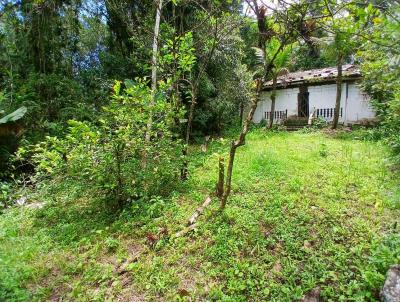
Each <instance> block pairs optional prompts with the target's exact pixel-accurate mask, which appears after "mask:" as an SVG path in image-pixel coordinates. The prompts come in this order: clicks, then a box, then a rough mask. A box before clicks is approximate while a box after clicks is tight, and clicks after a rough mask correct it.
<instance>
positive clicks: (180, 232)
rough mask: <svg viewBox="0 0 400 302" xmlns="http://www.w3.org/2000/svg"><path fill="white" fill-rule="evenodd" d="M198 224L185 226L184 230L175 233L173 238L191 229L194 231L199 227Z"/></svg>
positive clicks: (183, 234)
mask: <svg viewBox="0 0 400 302" xmlns="http://www.w3.org/2000/svg"><path fill="white" fill-rule="evenodd" d="M197 226H198V224H197V223H195V224H192V225H190V226H188V227H186V228H184V229H183V230H182V231H179V232H178V233H175V235H173V236H172V238H179V237H182V236H185V235H186V234H187V233H189V232H190V231H193V230H194V229H195V228H197Z"/></svg>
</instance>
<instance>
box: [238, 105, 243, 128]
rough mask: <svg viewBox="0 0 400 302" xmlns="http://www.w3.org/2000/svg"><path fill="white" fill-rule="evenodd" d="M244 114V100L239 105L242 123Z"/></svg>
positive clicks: (241, 122)
mask: <svg viewBox="0 0 400 302" xmlns="http://www.w3.org/2000/svg"><path fill="white" fill-rule="evenodd" d="M243 114H244V103H243V101H241V102H240V105H239V118H240V125H242V124H243Z"/></svg>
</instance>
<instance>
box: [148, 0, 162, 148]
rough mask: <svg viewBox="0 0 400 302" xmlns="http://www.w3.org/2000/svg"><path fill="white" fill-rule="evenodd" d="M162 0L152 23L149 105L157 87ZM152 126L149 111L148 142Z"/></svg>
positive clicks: (152, 100) (151, 104)
mask: <svg viewBox="0 0 400 302" xmlns="http://www.w3.org/2000/svg"><path fill="white" fill-rule="evenodd" d="M162 2H163V0H158V5H157V13H156V22H155V25H154V36H153V56H152V59H151V94H152V95H151V103H150V106H152V107H153V106H154V103H155V102H154V98H155V94H156V89H157V54H158V36H159V34H160V19H161V9H162ZM152 126H153V116H152V114H151V112H150V116H149V119H148V121H147V130H146V136H145V141H146V142H149V141H150V137H151V128H152Z"/></svg>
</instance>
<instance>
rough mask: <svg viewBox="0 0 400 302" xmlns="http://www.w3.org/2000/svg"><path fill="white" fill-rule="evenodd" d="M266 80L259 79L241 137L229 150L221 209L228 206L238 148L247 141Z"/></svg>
mask: <svg viewBox="0 0 400 302" xmlns="http://www.w3.org/2000/svg"><path fill="white" fill-rule="evenodd" d="M263 83H264V81H263V80H262V79H258V80H257V92H256V96H255V98H254V99H253V102H252V104H251V106H250V111H249V113H248V115H247V117H246V120H245V121H244V123H243V127H242V131H241V132H240V135H239V139H237V140H236V141H235V140H233V141H232V144H231V149H230V151H229V162H228V168H227V171H226V181H225V189H224V195H223V196H222V198H221V209H222V210H223V209H224V208H225V206H226V201H227V200H228V197H229V194H230V193H231V184H232V172H233V164H234V161H235V155H236V149H237V148H238V147H240V146H243V145H244V144H245V143H246V135H247V132H249V127H250V124H251V122H252V121H253V116H254V112H255V111H256V109H257V104H258V101H259V100H260V93H261V90H262V87H263Z"/></svg>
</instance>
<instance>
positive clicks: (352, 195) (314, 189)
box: [0, 130, 400, 302]
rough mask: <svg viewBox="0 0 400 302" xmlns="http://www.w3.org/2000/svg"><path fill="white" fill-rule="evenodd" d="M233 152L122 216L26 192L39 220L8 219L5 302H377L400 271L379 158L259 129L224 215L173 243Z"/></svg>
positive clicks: (81, 195) (394, 193)
mask: <svg viewBox="0 0 400 302" xmlns="http://www.w3.org/2000/svg"><path fill="white" fill-rule="evenodd" d="M228 145H229V141H227V140H225V141H221V140H219V141H217V140H216V141H214V142H213V143H212V145H211V147H210V150H209V151H208V152H207V153H205V154H204V153H198V154H197V155H196V157H195V160H194V161H193V163H192V166H191V169H190V170H191V171H192V173H191V175H190V180H189V181H188V182H187V183H185V184H182V185H181V186H180V188H179V189H178V190H176V191H174V192H171V196H170V198H168V199H164V200H163V199H161V198H154V200H152V201H151V202H139V203H135V204H134V205H132V206H131V207H130V208H129V209H126V210H125V211H124V212H123V213H122V214H120V215H118V216H116V215H115V214H113V212H112V211H111V210H109V209H108V208H107V207H106V206H105V205H104V204H105V203H107V201H106V200H98V199H97V200H96V199H95V198H93V196H96V192H94V191H93V190H91V189H90V188H83V187H80V186H79V184H77V183H74V182H73V181H67V180H63V181H60V180H53V181H52V182H51V183H46V185H42V187H39V188H37V190H35V192H30V194H31V198H30V199H31V200H34V201H45V202H46V205H45V206H44V208H42V209H36V210H33V209H28V208H15V209H11V210H8V211H7V212H5V213H4V214H3V215H1V216H0V301H3V300H5V301H28V300H29V301H31V300H32V301H48V300H49V301H58V300H62V301H297V300H299V299H301V298H302V297H303V296H304V295H305V294H307V293H308V292H310V291H311V290H313V289H316V288H318V289H319V290H320V291H321V297H322V300H323V301H335V302H336V301H376V300H377V293H378V291H379V287H380V286H382V284H383V280H384V273H385V272H386V270H387V268H388V267H389V266H390V265H391V264H393V263H395V262H397V263H399V262H400V234H399V233H400V232H399V229H400V227H399V226H398V225H397V222H399V212H400V210H399V209H400V189H399V182H398V178H396V175H395V174H394V172H391V171H390V169H389V166H388V162H387V161H386V160H385V157H386V150H385V148H384V147H382V146H381V145H380V144H379V143H375V142H368V141H362V140H356V139H354V138H353V137H350V136H343V137H341V138H338V137H329V136H327V135H325V134H323V133H320V132H317V133H268V134H266V133H265V132H264V131H262V130H253V131H252V132H251V133H250V134H249V136H248V139H247V145H246V146H245V147H243V148H241V149H239V151H238V155H237V161H236V167H235V170H234V180H233V192H232V195H231V198H230V199H229V201H228V205H227V209H226V211H225V212H224V213H219V212H218V201H217V200H214V201H213V203H212V205H211V206H210V207H209V209H207V211H206V212H205V215H204V216H202V217H201V219H200V220H199V222H200V225H199V227H198V228H197V229H196V230H195V231H193V232H192V233H190V234H189V235H187V236H185V237H182V238H178V239H175V240H172V239H170V236H171V234H174V233H175V232H177V231H179V230H181V229H182V228H183V227H184V225H185V223H186V221H187V219H188V217H189V216H190V215H191V214H192V212H193V211H194V209H195V208H197V207H198V206H199V205H200V204H201V203H202V201H203V200H204V198H205V197H206V196H207V194H208V192H210V191H212V190H213V189H214V187H215V182H216V177H217V160H218V154H227V151H228ZM195 149H196V150H197V149H199V148H198V147H196V148H195ZM196 152H198V151H196ZM153 237H157V240H153ZM126 259H129V260H130V262H128V263H129V264H128V265H126V264H127V263H126Z"/></svg>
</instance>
